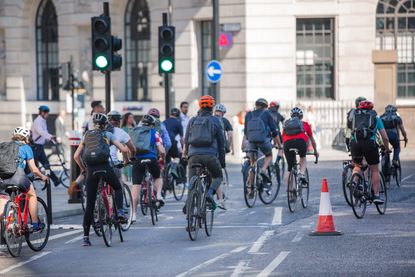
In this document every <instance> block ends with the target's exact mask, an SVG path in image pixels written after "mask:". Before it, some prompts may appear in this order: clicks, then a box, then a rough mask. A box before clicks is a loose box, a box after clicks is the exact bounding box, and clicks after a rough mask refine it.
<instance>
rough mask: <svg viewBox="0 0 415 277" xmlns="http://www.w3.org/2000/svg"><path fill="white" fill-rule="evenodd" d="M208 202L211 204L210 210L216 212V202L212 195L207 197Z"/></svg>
mask: <svg viewBox="0 0 415 277" xmlns="http://www.w3.org/2000/svg"><path fill="white" fill-rule="evenodd" d="M206 202H207V203H208V204H209V206H208V209H210V210H212V211H214V210H216V202H215V200H214V199H213V197H212V196H211V195H207V196H206Z"/></svg>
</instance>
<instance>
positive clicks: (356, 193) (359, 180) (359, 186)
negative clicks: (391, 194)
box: [349, 165, 388, 219]
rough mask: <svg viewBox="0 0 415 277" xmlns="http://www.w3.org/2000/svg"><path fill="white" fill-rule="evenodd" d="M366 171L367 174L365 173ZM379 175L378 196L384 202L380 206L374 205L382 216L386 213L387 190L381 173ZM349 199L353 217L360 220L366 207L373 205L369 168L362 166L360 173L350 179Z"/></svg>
mask: <svg viewBox="0 0 415 277" xmlns="http://www.w3.org/2000/svg"><path fill="white" fill-rule="evenodd" d="M366 171H368V172H367V174H366V173H365V172H366ZM379 174H380V188H379V196H380V198H381V199H383V200H384V203H383V204H381V205H378V204H375V205H376V209H377V210H378V212H379V214H381V215H383V214H385V212H386V205H387V200H388V195H387V190H386V186H385V180H384V177H383V174H382V172H379ZM349 182H350V184H351V185H350V199H351V203H352V210H353V213H354V215H355V216H356V217H357V218H359V219H361V218H363V217H364V215H365V212H366V207H367V205H368V204H369V205H370V204H372V203H373V191H372V174H371V172H370V169H369V166H368V165H364V166H362V168H361V170H360V172H356V173H354V174H353V175H352V176H351V179H350V181H349Z"/></svg>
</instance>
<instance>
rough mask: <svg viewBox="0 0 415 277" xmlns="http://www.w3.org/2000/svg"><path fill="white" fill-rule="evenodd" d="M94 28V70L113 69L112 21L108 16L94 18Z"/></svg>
mask: <svg viewBox="0 0 415 277" xmlns="http://www.w3.org/2000/svg"><path fill="white" fill-rule="evenodd" d="M91 26H92V28H91V29H92V41H91V43H92V70H99V71H105V70H108V69H111V68H112V66H111V57H112V36H111V19H110V17H108V16H105V15H101V16H94V17H92V18H91Z"/></svg>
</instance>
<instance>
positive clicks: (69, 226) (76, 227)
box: [50, 224, 83, 230]
mask: <svg viewBox="0 0 415 277" xmlns="http://www.w3.org/2000/svg"><path fill="white" fill-rule="evenodd" d="M50 229H51V230H79V229H83V227H82V225H80V224H58V225H55V224H52V225H50Z"/></svg>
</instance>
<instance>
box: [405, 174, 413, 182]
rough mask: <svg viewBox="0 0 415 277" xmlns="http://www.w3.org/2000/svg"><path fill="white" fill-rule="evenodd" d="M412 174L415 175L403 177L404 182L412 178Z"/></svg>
mask: <svg viewBox="0 0 415 277" xmlns="http://www.w3.org/2000/svg"><path fill="white" fill-rule="evenodd" d="M412 176H415V174H411V175H409V176H406V177H405V178H403V179H402V183H403V182H405V181H406V180H409V179H411V177H412Z"/></svg>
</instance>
